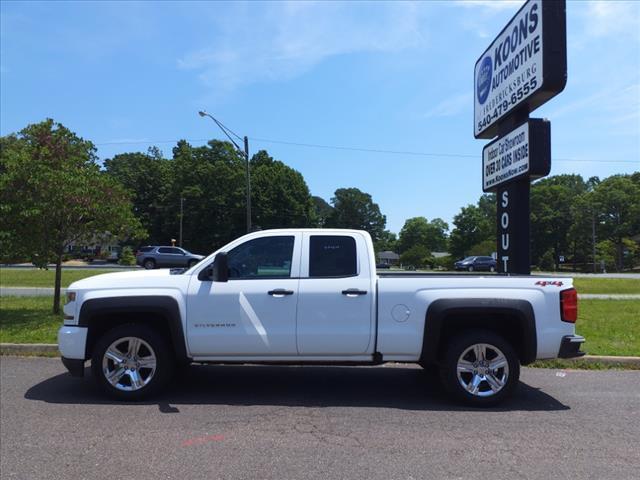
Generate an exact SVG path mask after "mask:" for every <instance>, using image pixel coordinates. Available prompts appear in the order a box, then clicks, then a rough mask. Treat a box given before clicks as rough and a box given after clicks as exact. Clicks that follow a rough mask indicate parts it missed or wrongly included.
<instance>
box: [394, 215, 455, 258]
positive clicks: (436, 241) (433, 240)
mask: <svg viewBox="0 0 640 480" xmlns="http://www.w3.org/2000/svg"><path fill="white" fill-rule="evenodd" d="M448 229H449V225H447V223H446V222H445V221H444V220H442V219H441V218H435V219H433V220H431V221H430V222H429V221H428V220H427V219H426V218H425V217H414V218H409V219H408V220H406V221H405V222H404V226H403V227H402V230H400V236H399V239H398V249H399V250H400V252H406V251H407V250H409V249H411V248H413V247H414V246H416V245H421V246H423V247H425V248H426V249H427V250H429V252H434V251H443V250H446V248H447V230H448Z"/></svg>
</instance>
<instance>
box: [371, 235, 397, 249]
mask: <svg viewBox="0 0 640 480" xmlns="http://www.w3.org/2000/svg"><path fill="white" fill-rule="evenodd" d="M373 247H374V249H375V251H376V253H379V252H386V251H390V252H395V251H396V250H397V249H398V238H397V237H396V234H395V233H393V232H390V231H389V230H385V231H383V232H382V236H381V237H380V239H378V241H376V242H375V243H374V244H373Z"/></svg>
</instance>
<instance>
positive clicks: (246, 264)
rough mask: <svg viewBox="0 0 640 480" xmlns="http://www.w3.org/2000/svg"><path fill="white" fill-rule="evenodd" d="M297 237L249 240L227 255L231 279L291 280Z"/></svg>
mask: <svg viewBox="0 0 640 480" xmlns="http://www.w3.org/2000/svg"><path fill="white" fill-rule="evenodd" d="M294 240H295V237H293V236H286V237H263V238H256V239H254V240H249V241H248V242H245V243H243V244H241V245H238V246H237V247H236V248H234V249H233V250H231V251H230V252H229V253H228V255H227V261H228V264H229V278H230V279H233V278H236V279H240V278H244V279H247V278H289V277H290V276H291V260H292V258H293V243H294Z"/></svg>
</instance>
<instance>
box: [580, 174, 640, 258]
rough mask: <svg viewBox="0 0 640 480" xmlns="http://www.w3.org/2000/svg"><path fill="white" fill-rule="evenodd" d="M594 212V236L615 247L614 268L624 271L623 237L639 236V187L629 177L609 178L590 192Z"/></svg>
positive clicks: (616, 176) (615, 176) (617, 176)
mask: <svg viewBox="0 0 640 480" xmlns="http://www.w3.org/2000/svg"><path fill="white" fill-rule="evenodd" d="M590 200H591V203H592V204H593V205H594V207H595V211H596V212H597V225H598V229H597V235H598V238H599V239H600V240H610V241H612V242H613V244H614V245H615V265H616V268H617V269H618V270H622V269H623V268H624V250H625V249H624V242H623V240H624V239H625V238H629V237H633V236H634V235H637V234H638V233H640V185H638V184H637V183H635V182H634V181H633V179H632V177H631V176H630V175H613V176H611V177H608V178H606V179H604V180H603V181H602V182H600V183H599V184H598V185H597V187H596V188H595V189H594V190H593V192H592V193H591V199H590Z"/></svg>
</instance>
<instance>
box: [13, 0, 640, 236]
mask: <svg viewBox="0 0 640 480" xmlns="http://www.w3.org/2000/svg"><path fill="white" fill-rule="evenodd" d="M522 3H523V2H522V1H516V2H513V3H508V2H491V1H455V2H454V1H450V2H422V3H401V2H394V3H381V2H380V3H365V2H353V3H337V2H336V3H329V2H323V3H312V2H304V3H267V2H253V3H224V2H212V3H205V2H196V3H189V2H180V3H172V2H144V3H134V2H123V3H120V2H82V3H81V2H69V3H65V2H44V3H38V2H10V1H3V2H2V3H1V7H0V8H1V22H2V23H1V31H0V41H1V45H0V80H1V83H0V87H1V88H0V90H1V91H0V102H1V103H0V105H1V108H0V133H1V134H2V135H6V134H8V133H10V132H15V131H17V130H20V129H21V128H23V127H24V126H26V125H27V124H29V123H33V122H38V121H41V120H43V119H44V118H46V117H52V118H54V119H55V120H57V121H60V122H62V123H63V124H65V125H66V126H67V127H69V128H71V129H72V130H74V131H76V132H77V133H78V134H79V135H81V136H83V137H85V138H87V139H90V140H92V141H93V142H94V143H95V144H96V145H97V147H98V153H99V155H100V157H101V158H103V159H104V158H109V157H111V156H113V155H114V154H116V153H119V152H125V151H145V150H146V149H147V147H148V146H149V145H157V146H159V147H160V148H161V149H162V150H163V151H164V152H165V154H166V155H168V156H170V155H171V148H172V146H173V142H172V141H174V140H177V139H180V138H186V139H189V140H191V141H192V143H193V144H196V145H199V144H202V143H203V140H204V139H207V138H223V137H222V134H221V133H220V132H219V131H217V130H216V129H215V128H214V127H215V125H214V124H213V123H212V122H211V121H209V120H208V119H201V118H200V117H198V115H197V111H198V110H199V109H206V110H208V111H209V112H211V113H212V114H214V115H215V116H216V117H218V118H219V119H220V120H221V121H222V122H223V123H225V124H226V125H227V126H228V127H230V128H231V129H232V130H234V131H235V132H237V133H238V134H240V135H248V136H249V137H250V139H251V140H250V148H251V150H252V151H253V152H255V151H256V150H258V149H267V150H268V151H269V153H270V154H271V155H272V156H274V157H275V158H277V159H279V160H282V161H284V162H285V163H287V164H288V165H291V166H292V167H294V168H296V169H297V170H299V171H300V172H302V174H303V175H304V177H305V179H306V181H307V183H308V185H309V187H310V189H311V191H312V193H313V194H314V195H319V196H321V197H323V198H325V199H327V200H329V199H330V197H331V196H332V193H333V192H334V191H335V189H336V188H339V187H351V186H354V187H358V188H360V189H362V190H364V191H366V192H369V193H371V194H372V196H373V198H374V200H375V201H376V202H377V203H379V205H380V208H381V210H382V212H383V213H384V214H386V215H387V222H388V228H390V229H391V230H392V231H395V232H398V231H399V230H400V228H401V227H402V225H403V223H404V220H405V219H406V218H409V217H413V216H419V215H421V216H426V217H427V218H429V219H432V218H434V217H441V218H443V219H445V220H446V221H448V222H451V220H452V218H453V216H454V215H455V214H456V213H457V212H458V211H459V210H460V207H461V206H463V205H466V204H468V203H474V202H475V201H476V200H477V198H478V197H479V195H480V194H481V193H482V190H481V176H480V172H481V167H480V165H481V151H482V147H483V145H485V144H486V141H484V140H475V139H474V138H473V133H472V132H473V111H472V110H473V96H472V95H473V67H474V63H475V61H476V59H477V58H478V57H479V55H480V54H481V53H482V52H483V51H484V50H485V48H487V47H488V45H489V43H490V42H491V41H492V39H493V38H494V37H495V36H496V35H497V34H498V32H499V31H500V30H501V29H502V27H503V26H504V25H505V24H506V22H507V21H508V20H509V19H510V18H511V17H512V16H513V14H514V13H515V12H516V11H517V9H518V8H519V6H520V5H521V4H522ZM567 30H568V64H569V75H568V77H569V79H568V83H567V87H566V89H565V91H564V92H563V93H562V94H560V95H559V96H558V97H556V98H554V99H552V100H551V101H550V102H549V103H547V104H546V105H544V106H543V107H541V108H539V109H538V110H537V111H536V112H534V114H533V115H532V116H534V117H546V118H548V119H549V120H551V125H552V158H553V161H552V171H551V174H561V173H580V174H582V175H583V176H584V177H589V176H592V175H598V176H600V177H605V176H608V175H611V174H615V173H629V172H632V171H637V170H640V2H622V1H594V2H587V1H568V4H567ZM258 139H262V140H258ZM264 140H276V141H284V142H293V143H307V144H321V145H337V146H345V147H361V148H366V149H378V150H393V151H403V152H419V153H427V154H433V155H410V154H401V153H396V154H382V153H373V152H362V151H353V150H334V149H323V148H308V147H302V146H295V145H286V144H282V143H270V142H266V141H264ZM445 154H446V155H445ZM451 154H456V155H460V156H450V155H451ZM569 160H571V161H569ZM589 160H597V161H589Z"/></svg>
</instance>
